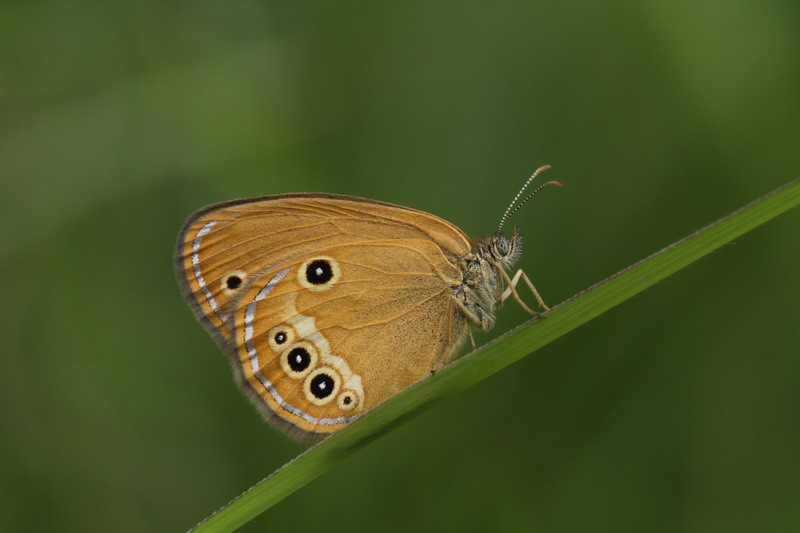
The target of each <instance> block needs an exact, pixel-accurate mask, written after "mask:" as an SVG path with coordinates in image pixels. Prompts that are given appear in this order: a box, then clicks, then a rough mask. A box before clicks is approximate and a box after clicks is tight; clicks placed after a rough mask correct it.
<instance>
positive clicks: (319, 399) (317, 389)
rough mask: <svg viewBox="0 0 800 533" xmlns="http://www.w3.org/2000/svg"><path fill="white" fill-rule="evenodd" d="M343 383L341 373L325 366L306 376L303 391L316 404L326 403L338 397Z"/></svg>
mask: <svg viewBox="0 0 800 533" xmlns="http://www.w3.org/2000/svg"><path fill="white" fill-rule="evenodd" d="M341 385H342V378H341V377H340V376H339V373H338V372H337V371H336V370H334V369H332V368H331V367H329V366H323V367H320V368H318V369H316V370H314V371H313V372H311V373H310V374H309V375H308V376H306V380H305V382H304V383H303V393H304V394H305V397H306V399H307V400H308V401H309V402H311V403H313V404H314V405H326V404H328V403H330V402H331V401H332V400H333V399H334V398H336V395H337V394H338V393H339V387H341Z"/></svg>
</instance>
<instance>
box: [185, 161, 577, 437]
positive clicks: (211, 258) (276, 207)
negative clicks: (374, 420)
mask: <svg viewBox="0 0 800 533" xmlns="http://www.w3.org/2000/svg"><path fill="white" fill-rule="evenodd" d="M547 168H549V167H547V166H545V167H541V168H540V169H538V170H537V171H536V172H535V173H534V174H533V175H532V176H531V177H530V178H529V179H528V181H527V182H526V183H525V185H524V186H523V187H522V189H521V190H520V191H519V193H518V194H517V196H516V197H515V198H514V200H513V201H512V202H511V204H510V205H509V207H508V209H506V212H505V214H504V215H503V217H502V218H501V221H500V225H499V228H498V232H497V233H495V234H493V235H491V236H490V237H488V238H481V239H470V238H469V237H468V236H467V235H466V234H464V232H463V231H461V230H460V229H459V228H457V227H456V226H454V225H453V224H451V223H449V222H447V221H445V220H443V219H441V218H438V217H436V216H434V215H431V214H428V213H425V212H422V211H418V210H415V209H411V208H407V207H401V206H397V205H393V204H388V203H384V202H379V201H375V200H367V199H363V198H357V197H353V196H341V195H334V194H308V193H295V194H280V195H274V196H263V197H260V198H251V199H243V200H233V201H229V202H224V203H220V204H216V205H212V206H209V207H205V208H203V209H200V210H199V211H197V212H195V213H194V214H192V215H191V216H190V217H189V218H188V220H187V221H186V222H185V224H184V226H183V228H182V229H181V231H180V234H179V237H178V241H177V244H176V250H175V269H176V273H177V278H178V283H179V285H180V288H181V291H182V293H183V296H184V298H185V299H186V301H187V302H188V304H189V307H190V308H191V309H192V311H193V312H194V314H195V316H196V317H197V319H198V320H199V321H200V322H201V323H202V325H203V326H204V327H205V329H206V330H207V331H208V332H209V333H210V334H211V336H212V337H213V338H214V340H215V341H216V342H217V344H218V345H219V346H220V347H221V348H222V349H223V350H224V351H225V352H226V353H227V354H228V355H229V356H230V358H231V361H232V364H233V367H234V374H235V376H236V378H237V381H238V383H239V385H240V386H241V388H242V389H243V390H244V391H245V392H246V393H247V394H248V396H249V397H250V399H251V400H252V402H253V403H254V404H255V405H256V406H257V407H258V408H259V409H260V410H261V412H262V413H263V414H264V416H265V418H266V419H267V420H268V421H270V422H272V423H273V424H274V425H276V426H277V427H278V428H279V429H282V430H285V431H287V432H289V433H292V434H294V435H295V436H299V437H301V438H303V437H305V438H307V439H311V440H314V439H319V438H321V437H324V436H326V435H329V434H331V433H334V432H336V431H338V430H340V429H342V428H343V427H345V426H347V425H348V424H349V423H351V422H352V421H354V420H356V419H357V418H358V417H359V416H361V415H363V414H364V413H366V412H368V411H369V410H370V409H372V408H374V407H375V406H377V405H379V404H380V403H382V402H384V401H385V400H387V399H388V398H391V397H392V396H394V395H395V394H397V393H398V392H400V391H402V390H403V389H405V388H407V387H408V386H410V385H412V384H414V383H416V382H418V381H420V380H422V379H424V378H425V377H427V376H430V375H431V374H432V373H434V372H436V371H437V370H439V369H440V368H442V367H443V366H444V364H445V363H446V362H447V361H448V359H449V358H450V357H452V356H453V355H454V353H455V352H456V350H457V349H458V348H459V347H460V346H461V344H462V343H463V341H464V340H465V339H466V338H467V337H469V338H470V339H471V333H470V328H471V327H477V328H480V329H482V330H489V329H490V328H491V327H492V326H493V324H494V321H495V317H494V312H495V309H496V308H497V307H499V306H500V305H501V304H502V302H503V301H504V300H506V299H507V298H508V297H509V296H513V297H514V299H515V300H516V301H517V302H519V304H520V305H521V306H522V307H523V308H524V309H525V310H526V311H528V312H530V313H532V314H538V313H536V312H535V311H533V310H532V309H530V308H529V307H528V306H526V305H525V303H524V302H523V301H522V300H521V299H520V297H519V295H518V293H517V291H516V286H517V283H518V282H519V281H520V279H522V280H524V281H525V282H526V284H527V285H528V287H529V288H530V289H531V291H532V292H533V294H534V296H535V297H536V299H537V301H538V303H539V306H540V307H541V308H543V309H547V306H545V305H544V302H543V301H542V299H541V297H540V296H539V293H538V292H537V290H536V288H535V287H534V285H533V283H531V281H530V279H528V277H527V276H526V275H525V274H524V273H523V272H522V270H518V271H517V272H516V274H515V275H514V277H513V278H511V277H509V275H508V273H507V272H506V269H509V268H511V267H512V266H513V265H514V263H515V262H516V261H517V259H518V258H519V256H520V254H521V252H522V240H521V238H520V234H519V229H518V228H515V230H514V232H513V234H512V235H511V237H506V236H505V235H504V234H503V233H502V229H503V226H504V224H505V222H506V221H507V220H508V218H509V217H510V216H511V215H512V214H514V213H515V212H516V211H517V210H518V209H519V208H520V207H521V206H522V205H523V204H524V203H525V202H527V201H528V199H530V198H531V197H532V196H533V195H535V194H536V193H538V192H539V191H540V190H542V189H544V188H545V187H548V186H550V185H558V186H561V184H560V183H558V182H556V181H550V182H547V183H545V184H543V185H540V186H539V187H538V188H536V189H535V190H534V191H533V192H531V193H530V194H529V195H528V196H527V197H526V198H525V199H524V200H522V201H521V202H520V203H518V204H517V200H519V198H520V196H521V195H522V193H523V192H524V191H525V189H526V188H527V186H528V185H529V184H530V183H531V181H532V180H533V179H534V178H535V177H536V175H537V174H538V173H539V172H541V171H543V170H545V169H547ZM504 287H505V288H504ZM473 345H474V342H473Z"/></svg>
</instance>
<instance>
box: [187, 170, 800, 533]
mask: <svg viewBox="0 0 800 533" xmlns="http://www.w3.org/2000/svg"><path fill="white" fill-rule="evenodd" d="M798 204H800V179H795V180H793V181H791V182H789V183H787V184H786V185H784V186H783V187H780V188H779V189H776V190H775V191H773V192H771V193H769V194H767V195H765V196H763V197H761V198H759V199H758V200H755V201H754V202H752V203H750V204H748V205H746V206H744V207H742V208H741V209H738V210H736V211H734V212H733V213H731V214H730V215H728V216H726V217H724V218H722V219H720V220H718V221H716V222H714V223H712V224H710V225H708V226H706V227H705V228H703V229H701V230H699V231H697V232H695V233H693V234H691V235H689V236H687V237H685V238H684V239H681V240H680V241H678V242H676V243H675V244H672V245H670V246H668V247H666V248H664V249H663V250H661V251H659V252H657V253H655V254H653V255H651V256H650V257H647V258H645V259H643V260H641V261H639V262H638V263H635V264H633V265H631V266H630V267H628V268H626V269H624V270H622V271H621V272H619V273H617V274H615V275H613V276H611V277H610V278H608V279H606V280H604V281H602V282H600V283H598V284H596V285H594V286H592V287H590V288H589V289H587V290H585V291H583V292H581V293H580V294H578V295H576V296H574V297H572V298H570V299H569V300H567V301H565V302H563V303H561V304H559V305H558V306H556V307H554V308H553V309H552V310H551V311H550V312H549V313H547V318H546V319H533V320H530V321H528V322H526V323H525V324H523V325H521V326H519V327H518V328H516V329H514V330H512V331H510V332H509V333H507V334H505V335H503V336H501V337H499V338H498V339H496V340H494V341H493V342H491V343H489V344H487V345H485V346H482V347H481V348H479V349H477V350H475V351H474V352H472V353H471V354H469V355H467V356H465V357H463V358H461V359H460V360H458V361H457V362H455V363H453V364H452V365H449V366H448V367H447V368H445V369H444V370H442V371H441V372H439V373H438V374H436V375H435V376H432V377H431V378H429V379H427V380H425V381H423V382H422V383H419V384H418V385H416V386H414V387H411V388H409V389H408V390H406V391H404V392H403V393H401V394H399V395H397V396H396V397H394V398H392V399H391V400H389V401H388V402H386V403H384V404H383V405H381V406H380V407H378V408H376V409H374V410H373V411H372V412H370V413H369V414H367V415H365V416H364V417H363V418H361V419H360V420H358V421H357V422H355V423H354V424H352V425H351V426H350V427H348V428H346V429H344V430H343V431H341V432H339V433H338V434H336V435H334V436H332V437H330V438H328V439H326V440H324V441H323V442H321V443H320V444H318V445H316V446H314V447H312V448H310V449H308V450H307V451H306V452H305V453H303V454H301V455H299V456H298V457H297V458H295V459H294V460H292V461H291V462H290V463H288V464H287V465H285V466H283V467H281V468H280V469H278V470H277V471H275V472H274V473H273V474H272V475H270V476H269V477H268V478H266V479H264V480H262V481H261V482H259V483H258V484H256V485H255V486H254V487H252V488H251V489H249V490H248V491H247V492H245V493H244V494H242V495H241V496H239V497H238V498H236V499H235V500H233V501H232V502H231V503H229V504H228V505H226V506H225V507H223V508H222V509H220V510H219V511H217V512H216V513H214V514H213V515H211V516H210V517H208V518H207V519H205V520H204V521H203V522H201V523H200V524H198V526H197V527H196V529H195V530H196V531H203V532H212V531H214V532H216V531H232V530H234V529H236V528H238V527H240V526H242V525H243V524H245V523H246V522H248V521H249V520H251V519H252V518H254V517H255V516H257V515H258V514H260V513H262V512H264V511H265V510H266V509H268V508H269V507H271V506H272V505H274V504H276V503H277V502H279V501H281V500H282V499H283V498H285V497H286V496H288V495H289V494H291V493H292V492H294V491H296V490H297V489H299V488H300V487H302V486H303V485H305V484H306V483H308V482H310V481H311V480H313V479H314V478H316V477H318V476H319V475H321V474H322V473H323V472H325V471H327V470H328V469H329V468H331V467H333V466H334V465H336V464H337V463H338V462H339V461H341V460H342V459H344V458H345V457H347V456H348V455H350V454H351V453H353V452H354V451H355V450H357V449H359V448H360V447H361V446H363V445H364V444H366V443H368V442H370V441H371V440H373V439H375V438H377V437H379V436H380V435H382V434H384V433H386V432H388V431H390V430H391V429H392V428H393V427H395V426H397V425H399V424H401V423H402V422H404V421H405V420H408V419H409V418H411V417H413V416H415V415H416V414H417V413H418V412H420V410H422V409H423V408H425V407H428V406H430V405H432V404H433V403H435V402H436V401H438V400H441V399H442V398H444V397H446V396H449V395H451V394H454V393H456V392H459V391H462V390H464V389H466V388H468V387H470V386H471V385H473V384H475V383H477V382H479V381H480V380H482V379H485V378H486V377H488V376H490V375H491V374H493V373H495V372H497V371H498V370H500V369H502V368H504V367H506V366H508V365H510V364H511V363H513V362H514V361H517V360H518V359H521V358H522V357H525V356H526V355H528V354H530V353H532V352H534V351H535V350H537V349H538V348H540V347H542V346H544V345H545V344H548V343H549V342H551V341H553V340H555V339H557V338H559V337H561V336H562V335H564V334H566V333H567V332H569V331H571V330H573V329H575V328H577V327H578V326H580V325H582V324H584V323H585V322H587V321H589V320H591V319H592V318H594V317H596V316H598V315H599V314H601V313H603V312H604V311H607V310H608V309H610V308H612V307H614V306H615V305H618V304H620V303H622V302H623V301H625V300H627V299H628V298H630V297H631V296H633V295H635V294H637V293H639V292H641V291H643V290H644V289H646V288H648V287H650V286H652V285H653V284H655V283H656V282H658V281H660V280H662V279H664V278H665V277H667V276H669V275H670V274H672V273H674V272H676V271H678V270H680V269H681V268H684V267H686V266H688V265H689V264H691V263H692V262H694V261H696V260H698V259H700V258H701V257H703V256H704V255H706V254H708V253H710V252H712V251H713V250H715V249H716V248H718V247H720V246H721V245H723V244H725V243H727V242H730V241H731V240H732V239H735V238H736V237H738V236H740V235H742V234H744V233H746V232H748V231H750V230H751V229H753V228H755V227H757V226H759V225H761V224H763V223H764V222H766V221H768V220H770V219H771V218H773V217H775V216H777V215H779V214H781V213H783V212H784V211H787V210H788V209H790V208H792V207H795V206H797V205H798Z"/></svg>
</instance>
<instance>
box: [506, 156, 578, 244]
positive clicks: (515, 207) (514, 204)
mask: <svg viewBox="0 0 800 533" xmlns="http://www.w3.org/2000/svg"><path fill="white" fill-rule="evenodd" d="M549 169H550V165H544V166H542V167H539V168H537V169H536V172H534V173H533V174H531V177H530V178H528V181H526V182H525V185H523V186H522V188H521V189H520V190H519V192H518V193H517V195H516V196H515V197H514V199H513V200H511V203H510V204H509V205H508V208H507V209H506V212H505V213H503V216H502V217H501V218H500V225H499V226H498V227H497V231H498V232H502V231H503V226H505V224H506V222H508V219H509V218H511V216H512V215H513V214H514V213H516V212H517V211H519V208H520V207H522V206H523V205H525V203H526V202H527V201H528V200H530V199H531V198H533V196H534V195H536V194H537V193H538V192H539V191H541V190H542V189H546V188H547V187H550V186H551V185H557V186H558V187H563V185H562V184H561V182H559V181H548V182H547V183H543V184H541V185H539V186H538V187H536V188H535V189H534V190H533V191H532V192H531V193H530V194H529V195H528V196H526V197H525V199H524V200H522V201H521V202H520V203H518V204H517V200H519V197H520V196H522V193H524V192H525V189H527V188H528V185H530V184H531V182H532V181H533V180H534V178H536V176H538V175H539V174H540V173H541V172H544V171H545V170H549Z"/></svg>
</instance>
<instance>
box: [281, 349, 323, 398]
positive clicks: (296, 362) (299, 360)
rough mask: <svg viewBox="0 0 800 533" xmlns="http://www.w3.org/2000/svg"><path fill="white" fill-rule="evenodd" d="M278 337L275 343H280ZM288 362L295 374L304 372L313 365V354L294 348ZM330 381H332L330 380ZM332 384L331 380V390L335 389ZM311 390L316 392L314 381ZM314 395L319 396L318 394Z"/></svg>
mask: <svg viewBox="0 0 800 533" xmlns="http://www.w3.org/2000/svg"><path fill="white" fill-rule="evenodd" d="M278 335H283V334H282V333H278ZM278 335H275V342H278V339H277V337H278ZM284 337H285V335H284ZM284 340H286V339H285V338H284ZM287 360H288V363H289V368H291V369H292V370H293V371H295V372H302V371H303V370H305V369H306V368H308V365H310V364H311V354H309V353H308V350H306V349H305V348H303V347H302V346H298V347H297V348H292V350H291V351H290V352H289V356H288V357H287ZM323 375H324V374H320V375H319V376H317V377H322V376H323ZM325 377H327V376H325ZM328 379H330V378H328ZM332 384H333V380H331V387H330V388H331V390H332V389H333V385H332ZM311 390H312V391H313V390H314V383H313V381H312V383H311ZM314 395H315V396H317V395H316V393H315V394H314ZM317 397H318V398H324V396H317Z"/></svg>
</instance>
